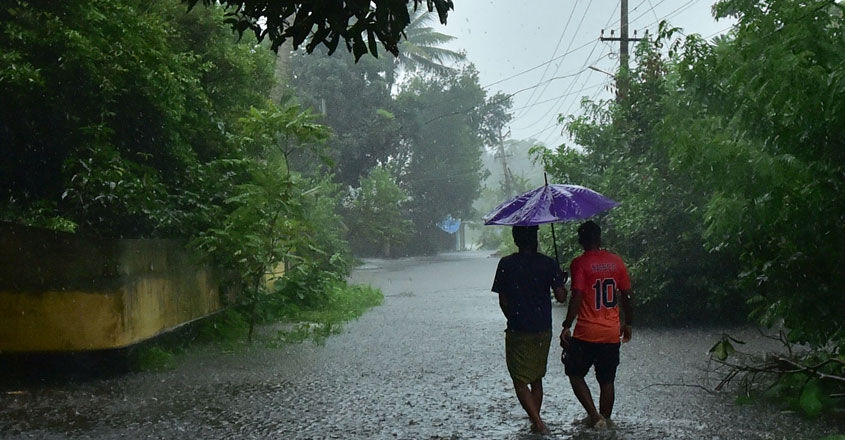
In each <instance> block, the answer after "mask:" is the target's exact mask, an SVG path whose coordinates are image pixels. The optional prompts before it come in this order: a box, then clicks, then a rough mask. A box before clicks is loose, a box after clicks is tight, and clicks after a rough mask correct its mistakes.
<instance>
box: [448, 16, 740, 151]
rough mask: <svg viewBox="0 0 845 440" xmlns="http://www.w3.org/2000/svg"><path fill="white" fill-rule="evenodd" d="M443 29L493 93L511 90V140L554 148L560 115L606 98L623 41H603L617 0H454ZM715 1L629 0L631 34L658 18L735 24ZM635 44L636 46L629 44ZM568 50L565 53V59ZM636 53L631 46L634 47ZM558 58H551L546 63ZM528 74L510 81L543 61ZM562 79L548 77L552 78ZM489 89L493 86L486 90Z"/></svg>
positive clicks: (703, 25)
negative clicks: (717, 11)
mask: <svg viewBox="0 0 845 440" xmlns="http://www.w3.org/2000/svg"><path fill="white" fill-rule="evenodd" d="M454 2H455V10H454V11H451V12H450V13H449V21H448V24H447V25H446V26H440V25H439V24H435V26H436V27H437V29H438V30H440V31H441V32H444V33H447V34H449V35H452V36H455V37H457V39H456V40H455V41H453V42H452V43H450V45H449V46H448V47H449V48H450V49H460V50H464V51H466V53H467V58H468V59H469V61H471V62H472V63H474V64H475V65H476V66H477V67H478V70H479V73H480V77H481V84H482V85H483V86H485V87H486V88H487V90H488V91H489V92H488V93H489V95H493V94H495V93H496V92H497V91H503V92H505V93H513V92H516V91H517V90H520V89H524V88H527V87H531V86H534V85H536V84H541V85H540V86H538V87H535V88H533V89H530V90H526V91H523V92H519V93H517V94H516V95H515V96H514V100H513V109H514V112H513V113H514V116H515V117H514V120H513V121H512V122H511V124H510V129H511V137H512V138H514V139H527V138H531V137H533V138H535V139H537V140H538V141H541V142H542V143H544V144H546V145H549V146H555V145H558V144H560V143H561V142H568V140H567V139H566V138H565V137H564V135H562V134H561V127H560V126H559V125H557V123H556V121H557V115H558V114H560V113H563V114H573V113H578V112H580V101H581V98H582V97H583V96H588V97H597V98H609V97H612V96H613V94H612V91H610V90H608V89H607V86H610V85H611V84H612V83H613V78H611V77H610V76H609V75H607V74H604V73H601V72H597V71H595V70H592V69H588V68H587V67H588V66H594V67H596V68H598V69H601V70H604V71H606V72H611V73H612V72H614V71H615V70H616V68H617V66H618V65H619V57H618V54H619V43H618V42H600V41H599V40H598V38H599V36H600V33H601V30H602V29H604V30H605V31H604V33H605V36H610V30H611V29H613V30H615V34H616V35H615V36H618V35H619V4H620V2H619V0H524V1H519V0H454ZM713 3H714V0H629V1H628V8H629V23H630V24H629V33H630V34H631V35H630V36H633V32H634V30H636V31H637V36H642V34H643V32H644V31H645V30H646V29H648V30H649V31H650V32H651V33H652V34H654V33H655V32H656V31H657V24H658V22H659V21H660V20H663V19H668V21H669V22H670V23H671V24H672V25H673V26H676V27H680V28H683V29H684V32H686V33H687V34H689V33H698V34H700V35H702V36H705V37H709V36H711V35H716V34H719V33H723V32H724V31H725V28H727V27H729V26H730V25H731V24H732V21H726V20H721V21H719V22H717V21H716V20H714V19H713V16H712V14H711V6H712V4H713ZM632 46H633V45H632ZM567 52H571V53H569V54H568V55H565V56H562V55H564V54H566V53H567ZM631 52H633V47H632V48H631ZM551 59H555V60H554V61H553V62H551V63H547V62H548V61H549V60H551ZM543 63H547V64H546V65H542V66H540V67H537V68H536V69H534V70H531V71H529V72H527V73H524V74H521V75H518V76H515V77H513V78H510V79H507V78H508V77H511V76H514V75H517V74H519V73H520V72H523V71H526V70H528V69H531V68H534V67H536V66H539V65H541V64H543ZM555 77H564V78H559V79H554V80H551V81H549V79H551V78H555ZM488 86H489V87H488Z"/></svg>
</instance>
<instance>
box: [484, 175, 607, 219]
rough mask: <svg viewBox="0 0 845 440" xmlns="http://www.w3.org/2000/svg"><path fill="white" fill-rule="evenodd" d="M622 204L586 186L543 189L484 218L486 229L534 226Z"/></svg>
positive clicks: (510, 202)
mask: <svg viewBox="0 0 845 440" xmlns="http://www.w3.org/2000/svg"><path fill="white" fill-rule="evenodd" d="M617 205H619V203H617V202H615V201H613V200H611V199H609V198H607V197H605V196H603V195H601V194H599V193H597V192H595V191H593V190H591V189H589V188H585V187H583V186H579V185H563V184H551V185H543V186H541V187H539V188H537V189H534V190H531V191H528V192H527V193H524V194H521V195H518V196H516V197H514V198H513V199H511V200H508V201H506V202H504V203H502V204H501V205H499V206H497V207H496V208H495V209H493V210H492V211H490V213H489V214H487V215H485V216H484V224H485V225H506V226H535V225H542V224H546V223H554V222H560V221H567V220H581V219H585V218H589V217H592V216H594V215H596V214H598V213H600V212H604V211H607V210H608V209H610V208H613V207H614V206H617Z"/></svg>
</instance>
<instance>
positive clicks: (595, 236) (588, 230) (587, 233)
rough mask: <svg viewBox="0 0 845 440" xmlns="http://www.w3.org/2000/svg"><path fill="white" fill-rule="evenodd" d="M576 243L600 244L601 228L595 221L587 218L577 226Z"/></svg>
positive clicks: (586, 244) (585, 244)
mask: <svg viewBox="0 0 845 440" xmlns="http://www.w3.org/2000/svg"><path fill="white" fill-rule="evenodd" d="M578 243H581V246H584V247H587V246H601V228H600V227H599V225H597V224H596V222H594V221H592V220H588V221H586V222H584V224H582V225H581V226H579V227H578Z"/></svg>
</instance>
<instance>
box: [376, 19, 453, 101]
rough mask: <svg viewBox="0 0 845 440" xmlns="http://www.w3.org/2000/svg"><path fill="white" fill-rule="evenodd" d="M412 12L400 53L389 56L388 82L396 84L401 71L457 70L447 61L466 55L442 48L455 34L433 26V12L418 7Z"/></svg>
mask: <svg viewBox="0 0 845 440" xmlns="http://www.w3.org/2000/svg"><path fill="white" fill-rule="evenodd" d="M410 14H411V22H410V23H409V24H408V27H406V28H405V38H404V39H403V40H401V41H400V43H399V54H398V55H397V56H396V58H394V59H390V58H387V59H386V60H387V61H388V62H390V65H389V66H388V67H387V68H385V71H386V74H387V82H388V83H389V84H395V82H396V74H397V73H398V72H399V71H405V72H414V71H417V70H420V71H423V72H430V73H436V74H441V75H448V74H453V73H455V71H456V69H455V68H454V67H450V66H447V65H446V64H445V63H447V62H459V61H463V60H465V59H466V55H464V54H463V53H461V52H455V51H453V50H450V49H446V48H444V47H442V46H443V45H444V44H446V43H448V42H450V41H452V40H454V39H455V37H453V36H451V35H447V34H444V33H441V32H436V31H435V30H434V28H432V27H431V26H430V24H431V22H432V21H434V18H432V16H431V14H430V13H427V12H425V11H424V10H422V9H417V10H415V11H413V10H412V11H410Z"/></svg>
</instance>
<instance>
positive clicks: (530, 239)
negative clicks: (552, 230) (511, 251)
mask: <svg viewBox="0 0 845 440" xmlns="http://www.w3.org/2000/svg"><path fill="white" fill-rule="evenodd" d="M537 229H539V228H538V227H537V226H514V227H513V230H512V231H511V233H512V234H513V243H514V244H515V245H516V247H518V248H520V249H532V250H537Z"/></svg>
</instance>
